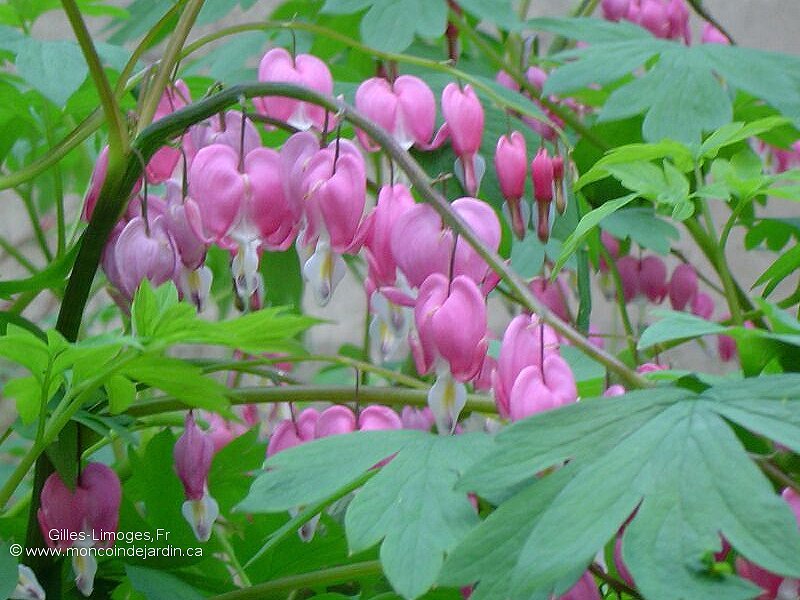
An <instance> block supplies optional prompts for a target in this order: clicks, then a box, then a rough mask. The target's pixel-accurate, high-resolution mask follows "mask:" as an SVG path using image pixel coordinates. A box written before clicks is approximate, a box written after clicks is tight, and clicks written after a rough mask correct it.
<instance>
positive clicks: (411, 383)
mask: <svg viewBox="0 0 800 600" xmlns="http://www.w3.org/2000/svg"><path fill="white" fill-rule="evenodd" d="M282 362H328V363H336V364H339V365H342V366H345V367H352V368H354V369H358V370H359V371H363V372H365V373H374V374H375V375H379V376H381V377H383V378H384V379H388V380H390V381H394V382H395V383H399V384H400V385H403V386H405V387H410V388H416V389H420V390H421V389H428V388H429V387H430V385H429V384H428V383H426V382H424V381H421V380H419V379H416V378H414V377H410V376H408V375H405V374H403V373H398V372H397V371H392V370H391V369H385V368H383V367H379V366H377V365H373V364H372V363H368V362H364V361H361V360H356V359H354V358H350V357H348V356H338V355H327V354H309V355H304V356H276V357H264V358H259V359H255V360H248V361H221V362H211V363H205V366H204V369H203V370H204V372H206V373H213V372H215V371H227V370H233V369H235V368H236V367H237V366H238V365H241V364H242V363H244V364H246V365H273V364H276V363H282Z"/></svg>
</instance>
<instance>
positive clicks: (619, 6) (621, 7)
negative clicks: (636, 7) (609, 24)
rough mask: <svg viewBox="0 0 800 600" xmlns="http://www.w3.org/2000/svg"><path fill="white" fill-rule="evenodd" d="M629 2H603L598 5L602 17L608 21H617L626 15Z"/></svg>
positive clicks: (606, 0) (613, 0)
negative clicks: (601, 11) (601, 10)
mask: <svg viewBox="0 0 800 600" xmlns="http://www.w3.org/2000/svg"><path fill="white" fill-rule="evenodd" d="M630 4H631V0H603V2H602V4H601V5H600V6H601V8H602V9H603V17H604V18H606V19H608V20H609V21H619V20H621V19H624V18H625V17H626V16H627V15H628V10H629V8H630Z"/></svg>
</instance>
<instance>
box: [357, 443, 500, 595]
mask: <svg viewBox="0 0 800 600" xmlns="http://www.w3.org/2000/svg"><path fill="white" fill-rule="evenodd" d="M488 441H489V440H488V438H487V436H485V435H484V434H469V435H463V436H457V437H451V436H446V437H441V436H436V435H427V436H425V437H424V438H423V439H420V440H419V441H417V442H414V443H412V444H409V445H407V446H406V447H404V448H403V449H402V450H401V451H400V452H399V453H398V454H397V455H396V456H395V457H394V458H393V459H392V460H391V461H390V462H389V464H387V465H386V466H385V467H383V468H382V469H381V471H380V473H378V474H377V475H376V476H375V477H373V478H372V479H370V480H369V481H368V482H367V483H366V484H365V485H364V487H363V488H362V489H361V491H360V492H358V493H357V494H356V496H355V498H354V499H353V501H352V502H351V503H350V506H349V508H348V510H347V515H346V517H345V527H346V530H347V539H348V542H349V545H350V549H351V551H352V552H360V551H362V550H366V549H368V548H370V547H371V546H373V545H375V544H376V543H378V542H379V541H381V540H383V543H382V544H381V552H380V557H381V563H382V566H383V571H384V573H385V574H386V577H387V578H388V579H389V582H390V583H391V584H392V587H393V588H394V589H395V591H397V592H398V593H399V594H401V595H402V596H403V597H405V598H409V599H411V598H417V597H419V596H421V595H422V594H423V593H424V592H426V591H427V590H428V589H429V588H430V587H431V586H432V585H433V584H434V583H435V581H436V578H437V577H438V575H439V570H440V569H441V565H442V562H443V561H444V557H445V554H446V553H447V552H449V551H450V550H451V549H452V548H453V547H455V545H456V544H457V543H458V542H459V541H460V540H461V539H462V538H463V537H464V536H465V535H466V534H467V533H468V532H469V530H470V529H471V528H472V527H473V526H475V525H476V524H477V523H478V516H477V515H476V514H475V509H474V508H473V507H472V506H471V505H470V503H469V500H468V499H467V495H466V494H464V493H463V492H461V493H459V492H455V491H454V489H453V488H454V487H455V483H456V480H457V479H458V476H459V474H460V472H463V470H464V469H465V468H466V467H469V466H470V465H471V464H472V463H473V462H475V461H476V460H479V459H480V457H481V456H482V455H483V454H485V452H486V450H487V447H488V446H487V443H488Z"/></svg>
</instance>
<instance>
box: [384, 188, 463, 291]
mask: <svg viewBox="0 0 800 600" xmlns="http://www.w3.org/2000/svg"><path fill="white" fill-rule="evenodd" d="M390 247H391V252H392V256H393V257H394V260H395V262H396V264H397V266H398V267H399V268H400V270H401V271H402V273H403V275H404V276H405V278H406V280H407V281H408V284H409V285H410V286H411V287H412V288H419V287H420V286H421V285H422V282H423V281H425V280H426V279H427V278H428V277H429V276H430V275H432V274H433V273H446V272H447V269H448V267H449V264H450V256H451V255H452V253H453V234H452V232H451V231H450V230H449V229H445V228H444V227H443V226H442V218H441V217H440V216H439V215H438V213H437V212H436V211H435V210H434V209H433V207H432V206H430V205H429V204H415V205H414V206H412V207H410V208H409V209H407V210H405V211H403V214H402V215H400V216H399V217H398V219H397V221H396V223H395V225H394V227H393V228H392V230H391V243H390Z"/></svg>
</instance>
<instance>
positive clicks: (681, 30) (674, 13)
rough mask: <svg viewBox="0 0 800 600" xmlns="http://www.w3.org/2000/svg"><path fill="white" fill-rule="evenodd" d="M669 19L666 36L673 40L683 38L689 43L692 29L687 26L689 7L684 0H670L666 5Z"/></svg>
mask: <svg viewBox="0 0 800 600" xmlns="http://www.w3.org/2000/svg"><path fill="white" fill-rule="evenodd" d="M667 20H668V21H669V34H668V37H669V38H670V39H673V40H678V39H683V41H684V42H685V43H686V44H687V45H689V44H691V42H692V30H691V28H690V27H689V7H688V6H686V2H685V1H684V0H670V2H669V4H668V5H667Z"/></svg>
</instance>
